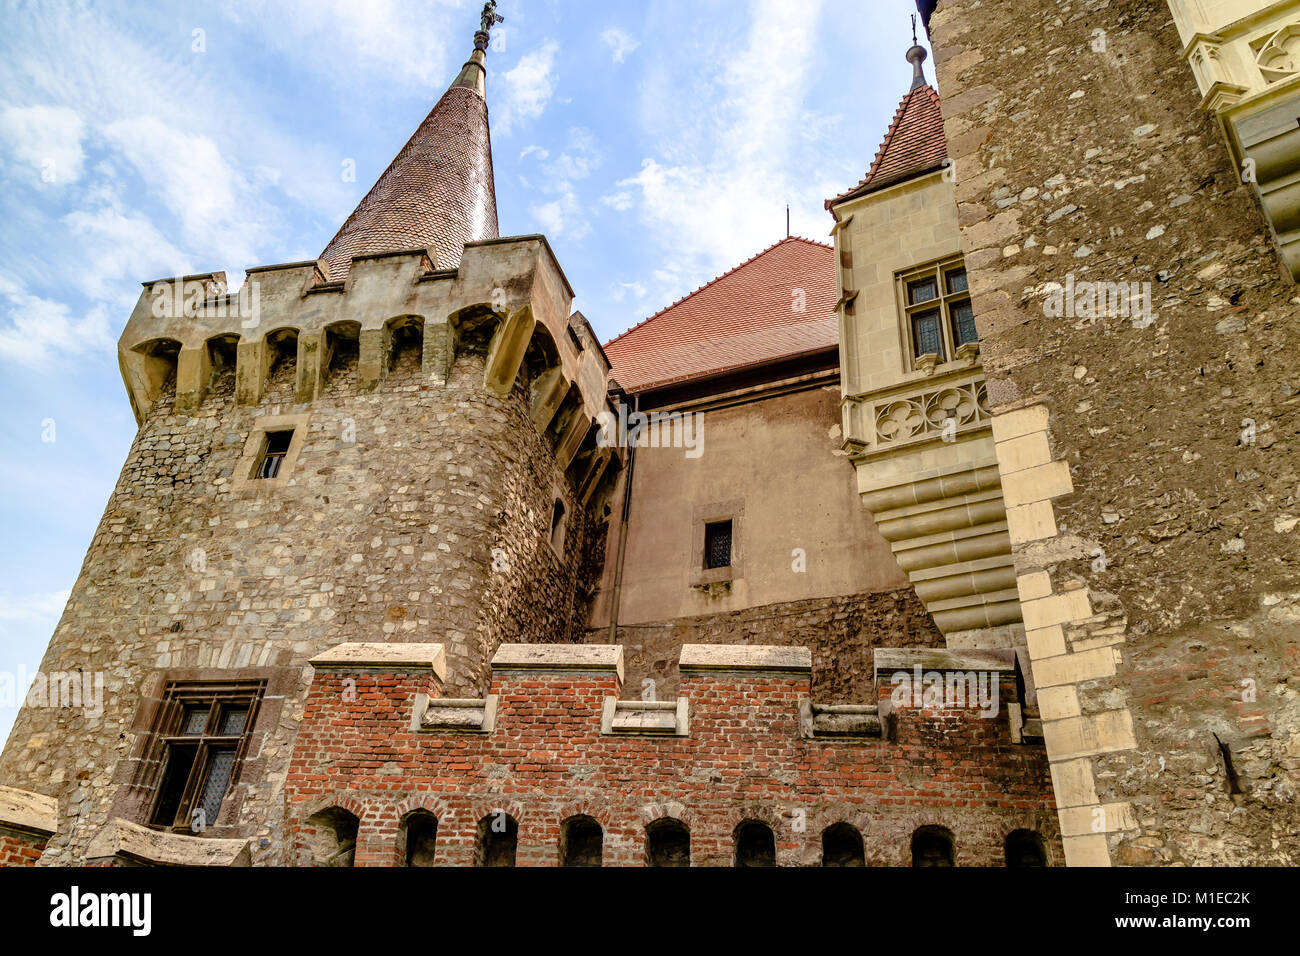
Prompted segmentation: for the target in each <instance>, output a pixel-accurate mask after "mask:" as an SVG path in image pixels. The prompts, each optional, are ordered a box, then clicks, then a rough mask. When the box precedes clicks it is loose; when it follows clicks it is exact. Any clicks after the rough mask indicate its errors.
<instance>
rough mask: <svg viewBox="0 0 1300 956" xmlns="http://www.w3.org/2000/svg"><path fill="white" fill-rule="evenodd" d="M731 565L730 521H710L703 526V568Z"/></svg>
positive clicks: (710, 569)
mask: <svg viewBox="0 0 1300 956" xmlns="http://www.w3.org/2000/svg"><path fill="white" fill-rule="evenodd" d="M729 567H731V521H730V520H727V521H711V522H709V523H708V524H706V525H705V526H704V569H705V570H706V571H712V570H714V569H715V568H729Z"/></svg>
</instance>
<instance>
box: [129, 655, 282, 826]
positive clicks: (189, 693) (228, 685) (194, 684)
mask: <svg viewBox="0 0 1300 956" xmlns="http://www.w3.org/2000/svg"><path fill="white" fill-rule="evenodd" d="M297 674H298V671H297V668H286V667H247V668H236V669H229V670H227V669H217V668H176V669H171V670H159V671H154V672H153V673H152V674H149V675H148V676H146V677H145V678H144V680H143V681H142V682H141V684H140V702H139V704H138V705H137V707H136V713H135V717H134V719H133V720H132V723H131V732H132V733H133V734H134V735H135V738H136V739H135V742H134V744H133V746H132V749H131V755H130V757H129V758H128V759H126V760H123V761H121V762H120V763H119V764H118V767H117V772H116V774H115V777H114V783H115V788H116V795H115V797H114V801H113V807H112V810H111V813H110V815H111V816H114V817H121V818H123V819H125V820H128V821H131V822H134V823H138V824H142V825H145V826H151V827H153V828H155V829H165V830H170V831H173V832H179V833H187V834H193V835H199V833H198V830H197V828H196V827H194V825H193V823H194V821H195V819H196V818H195V817H194V815H193V814H194V811H195V810H196V809H200V808H201V809H202V810H203V817H202V818H201V822H202V824H203V825H204V829H203V834H202V835H204V836H214V837H232V836H242V835H244V834H243V833H242V832H241V830H240V828H239V827H238V826H237V824H236V821H237V820H238V819H239V812H240V808H241V807H242V806H243V803H244V800H245V798H246V797H247V795H248V793H249V791H250V790H252V789H254V788H256V787H258V786H260V785H261V784H262V780H263V776H264V773H265V759H266V758H265V757H264V756H263V750H264V745H265V743H266V741H267V738H268V737H269V736H270V735H271V734H273V733H274V732H275V730H276V728H277V727H278V725H279V721H280V714H281V710H282V708H283V704H284V700H285V695H286V693H289V692H291V691H292V690H293V689H294V686H295V683H296V680H297ZM204 707H206V708H207V710H206V712H204V710H203V708H204ZM244 708H247V709H246V710H244ZM241 711H242V713H243V716H242V721H243V725H242V727H239V726H237V725H238V723H239V721H240V719H241V718H240V716H239V714H240V712H241ZM200 721H202V726H201V727H200ZM232 748H233V752H232ZM187 760H189V761H191V763H190V772H189V773H187V774H184V775H183V776H184V780H183V781H182V780H181V776H182V774H181V771H182V770H183V769H184V767H183V764H184V762H185V761H187ZM214 774H215V776H214ZM169 775H170V776H169ZM223 783H224V786H223ZM169 787H172V789H171V790H170V795H169V791H168V788H169ZM177 793H179V799H178V800H175V809H174V810H173V811H172V812H171V815H170V820H169V821H168V822H161V823H160V822H157V821H160V820H163V818H164V817H166V816H168V809H167V807H168V804H170V803H172V802H173V800H174V799H175V797H176V794H177Z"/></svg>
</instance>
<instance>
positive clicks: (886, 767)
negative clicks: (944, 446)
mask: <svg viewBox="0 0 1300 956" xmlns="http://www.w3.org/2000/svg"><path fill="white" fill-rule="evenodd" d="M345 681H355V682H356V684H355V693H351V692H345V691H349V689H350V688H351V686H352V685H350V684H345V683H344V682H345ZM891 686H892V685H891V684H890V683H889V682H888V681H882V683H881V690H880V696H881V698H882V699H885V700H887V699H888V698H889V696H890V693H891ZM429 692H431V695H432V696H433V697H437V696H440V694H439V689H438V680H437V678H436V677H433V676H431V675H430V673H429V671H428V669H427V668H425V669H423V670H419V669H412V668H409V667H406V668H404V667H403V665H400V664H394V665H392V666H390V667H388V668H386V669H375V668H357V669H333V668H331V669H329V670H318V671H317V672H316V675H315V679H314V681H313V683H312V687H311V691H310V694H309V696H308V699H307V702H306V706H305V709H304V714H303V722H302V726H301V728H300V731H299V734H298V738H297V743H296V745H295V748H294V756H293V762H292V766H291V769H290V774H289V779H288V782H287V784H286V790H285V792H286V797H287V800H288V805H289V813H290V815H291V817H292V819H293V820H294V829H295V833H296V834H297V841H296V846H297V857H296V859H297V862H300V863H309V862H310V861H311V854H310V851H309V846H308V844H309V841H310V840H311V839H312V838H313V836H314V834H315V829H314V827H313V826H312V825H311V824H310V823H308V821H309V820H310V819H312V818H313V817H316V816H317V815H318V814H321V813H322V812H328V811H329V809H330V808H331V807H341V808H343V809H345V810H347V811H348V812H349V813H352V814H354V815H355V816H357V817H358V818H359V820H360V823H359V828H358V834H357V842H356V856H355V861H356V865H359V866H394V865H399V863H400V862H401V850H400V848H399V833H400V830H401V824H402V821H403V818H404V817H405V816H406V814H408V813H410V812H411V811H413V810H425V811H428V812H430V813H432V814H433V815H434V817H436V819H437V841H436V850H435V854H434V857H433V863H434V865H442V866H458V865H459V866H467V865H471V864H472V863H473V861H474V858H475V842H476V834H477V832H478V827H479V824H480V822H481V821H483V820H484V819H485V818H489V817H491V816H492V815H494V814H496V813H497V812H498V811H501V810H504V811H505V812H506V813H508V814H510V816H512V817H513V818H514V819H515V820H516V821H517V823H518V856H517V864H518V865H520V866H554V865H556V864H557V863H558V862H559V843H560V832H561V831H560V824H561V822H562V821H563V820H565V819H566V818H568V817H570V816H573V815H578V814H582V815H586V816H589V817H591V818H593V819H595V820H596V821H597V822H598V823H599V824H600V826H601V827H602V829H603V831H604V850H603V863H604V865H606V866H619V865H623V866H628V865H641V864H643V863H644V862H645V860H646V856H645V832H646V831H645V828H646V826H647V824H649V823H652V822H653V821H655V820H657V819H661V818H664V817H672V818H674V819H677V820H680V821H681V822H682V823H684V824H686V826H687V827H688V828H689V830H690V856H691V865H694V866H730V865H732V860H733V853H734V845H733V841H732V834H733V832H734V830H735V828H736V827H737V825H738V824H739V823H741V821H743V820H746V819H753V820H760V821H763V822H766V823H767V824H769V825H770V826H771V827H772V829H773V831H774V833H775V835H776V853H777V864H778V865H786V866H790V865H805V866H806V865H813V866H815V865H819V864H820V863H821V849H822V848H821V834H822V831H823V830H824V829H825V828H826V827H828V826H831V825H832V824H835V823H837V822H841V821H842V822H847V823H849V824H851V825H852V826H854V827H856V828H857V829H858V830H859V831H861V833H862V835H863V838H864V843H865V859H866V864H867V865H869V866H871V865H875V866H882V865H906V864H907V863H908V862H909V861H910V858H911V857H910V838H911V835H912V833H913V832H914V831H915V830H916V829H917V828H918V827H921V826H943V827H947V828H948V829H949V830H950V831H951V832H952V833H953V836H954V840H955V846H956V852H955V862H956V863H957V865H996V866H1000V865H1002V864H1003V862H1004V849H1003V844H1004V840H1005V839H1006V836H1007V835H1008V834H1009V833H1010V832H1012V831H1013V830H1017V829H1022V828H1023V829H1030V830H1035V831H1038V832H1039V833H1040V834H1041V835H1042V837H1043V838H1044V840H1045V841H1046V844H1047V847H1048V860H1049V863H1055V864H1059V863H1060V862H1061V859H1062V851H1061V845H1060V840H1059V833H1058V830H1057V827H1056V813H1055V807H1054V804H1053V802H1052V795H1051V787H1050V784H1049V781H1048V776H1047V763H1046V760H1045V758H1044V754H1043V750H1042V748H1041V747H1036V746H1030V745H1022V744H1013V743H1012V742H1011V739H1010V735H1009V727H1008V724H1007V716H1006V715H1007V710H1006V708H1005V707H1003V708H1002V710H1001V711H1000V713H999V715H998V716H997V717H996V719H984V718H981V717H980V716H979V714H978V712H977V711H973V710H969V709H965V710H963V709H956V710H953V709H949V710H942V709H930V708H928V707H927V708H926V709H924V710H921V709H914V708H899V709H897V710H896V711H895V714H894V718H893V723H894V727H893V731H892V733H890V734H887V735H886V739H879V738H877V739H861V740H827V739H806V738H803V737H801V736H800V734H799V703H800V701H801V700H806V699H807V698H808V697H809V693H810V686H809V679H808V672H807V670H806V669H804V670H803V671H802V672H793V673H781V672H776V671H761V672H746V673H737V672H728V671H725V670H723V671H718V672H699V671H691V672H689V674H688V675H687V676H684V677H683V679H682V681H681V694H682V696H684V697H685V698H687V700H689V702H690V726H689V734H688V735H686V736H670V737H660V738H654V737H646V736H627V735H622V736H611V735H607V734H602V733H601V707H602V703H603V702H604V700H605V699H606V698H608V697H614V698H617V697H619V696H620V694H621V692H622V687H621V681H620V680H619V677H618V675H617V673H616V672H615V671H614V669H613V668H609V669H605V670H592V669H579V668H573V669H565V668H564V667H559V668H557V669H536V670H528V669H512V670H509V671H499V672H497V673H496V674H495V675H494V677H493V681H492V690H491V693H492V694H494V695H496V698H497V701H496V707H497V709H496V726H495V729H494V730H493V731H492V732H491V733H456V732H423V733H421V732H414V731H412V730H411V716H412V711H413V708H414V705H415V696H416V694H417V693H429Z"/></svg>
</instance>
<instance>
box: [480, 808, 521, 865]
mask: <svg viewBox="0 0 1300 956" xmlns="http://www.w3.org/2000/svg"><path fill="white" fill-rule="evenodd" d="M518 851H519V823H518V822H517V821H516V820H515V818H514V817H512V816H511V815H510V814H508V813H506V812H505V811H504V810H493V811H492V812H491V813H489V814H488V815H487V816H485V817H484V818H483V819H482V820H480V821H479V822H478V838H477V840H476V841H475V844H474V865H475V866H514V865H515V854H516V853H517V852H518Z"/></svg>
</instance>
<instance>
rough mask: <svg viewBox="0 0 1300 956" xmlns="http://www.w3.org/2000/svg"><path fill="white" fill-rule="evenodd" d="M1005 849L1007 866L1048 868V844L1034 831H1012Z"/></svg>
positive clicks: (1008, 835)
mask: <svg viewBox="0 0 1300 956" xmlns="http://www.w3.org/2000/svg"><path fill="white" fill-rule="evenodd" d="M1004 849H1005V850H1006V858H1007V866H1047V842H1046V841H1045V840H1044V839H1043V838H1042V836H1041V835H1039V834H1038V833H1036V832H1035V831H1033V830H1012V831H1011V832H1010V833H1008V834H1007V839H1006V843H1005V844H1004Z"/></svg>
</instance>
